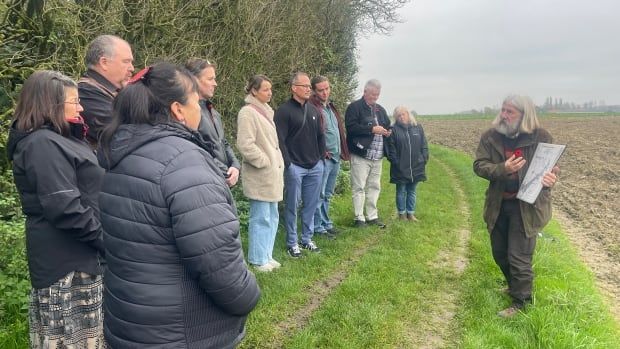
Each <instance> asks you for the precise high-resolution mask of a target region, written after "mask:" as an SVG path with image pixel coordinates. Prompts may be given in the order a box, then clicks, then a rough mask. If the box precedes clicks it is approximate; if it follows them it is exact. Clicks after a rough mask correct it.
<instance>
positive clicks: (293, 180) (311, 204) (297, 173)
mask: <svg viewBox="0 0 620 349" xmlns="http://www.w3.org/2000/svg"><path fill="white" fill-rule="evenodd" d="M322 178H323V160H319V161H318V162H317V163H316V165H314V167H313V168H310V169H307V168H303V167H300V166H297V165H295V164H290V165H289V167H288V168H287V169H286V171H285V176H284V187H285V188H286V190H285V197H284V201H285V209H284V221H285V223H286V246H287V247H292V246H294V245H296V244H297V239H298V237H297V208H298V207H299V203H300V201H301V202H303V206H302V208H301V227H302V230H301V242H302V243H304V244H307V243H308V242H310V240H311V239H312V236H313V235H314V212H315V211H316V208H317V206H318V204H319V194H320V189H321V179H322Z"/></svg>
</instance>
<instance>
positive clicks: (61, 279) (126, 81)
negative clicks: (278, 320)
mask: <svg viewBox="0 0 620 349" xmlns="http://www.w3.org/2000/svg"><path fill="white" fill-rule="evenodd" d="M85 61H86V65H87V68H88V70H87V71H86V73H85V74H84V76H83V77H82V78H80V79H79V81H78V82H77V83H76V82H75V81H73V80H72V79H70V78H68V77H66V76H65V75H63V74H61V73H59V72H55V71H37V72H35V73H33V74H32V75H31V76H30V77H29V78H28V79H27V80H26V82H25V83H24V85H23V88H22V90H21V94H20V97H19V100H18V102H17V105H16V107H15V114H14V120H13V123H12V125H11V129H10V134H9V142H8V146H7V149H8V155H9V159H10V160H11V161H12V165H13V174H14V179H15V184H16V186H17V189H18V191H19V193H20V198H21V203H22V210H23V212H24V214H25V216H26V243H27V257H28V265H29V271H30V276H31V282H32V292H31V303H30V312H29V314H30V315H29V316H30V319H29V320H30V340H31V345H32V347H34V348H52V347H53V348H56V347H59V348H60V347H88V348H103V347H106V346H109V347H112V348H123V347H149V348H151V347H175V348H233V347H235V346H236V345H237V344H238V343H239V342H240V341H241V340H242V338H243V337H244V335H245V322H246V318H247V315H248V314H249V313H250V312H251V311H252V309H254V307H255V306H256V304H257V302H258V300H259V298H260V289H259V286H258V284H257V281H256V278H255V277H254V274H253V273H252V272H251V270H250V269H249V268H250V267H249V266H248V264H246V262H245V259H244V255H243V251H242V247H241V240H240V230H239V226H240V222H239V218H238V215H237V212H236V207H235V203H234V200H233V198H232V195H231V192H230V189H229V188H230V187H232V186H234V185H236V184H237V182H238V180H239V179H241V182H242V186H243V193H244V195H245V196H246V197H247V198H248V199H249V202H250V214H249V227H248V256H247V260H248V262H249V265H251V266H252V268H254V270H256V271H261V272H269V271H272V270H274V269H276V268H278V267H280V266H281V264H280V263H279V262H278V261H276V260H275V259H274V258H273V247H274V243H275V238H276V233H277V229H278V223H279V216H278V203H279V202H280V201H282V200H283V201H284V221H285V231H286V245H287V253H288V255H290V257H292V258H298V257H300V256H301V255H302V252H301V251H302V250H307V251H310V252H315V253H316V252H319V251H320V249H319V247H318V246H317V244H316V243H315V241H314V240H313V237H314V236H324V237H326V238H328V239H333V238H335V235H336V234H338V233H340V231H339V230H338V229H337V228H336V227H335V225H334V222H333V220H332V218H331V217H330V212H329V211H330V200H331V198H332V196H333V195H334V190H335V186H336V179H337V177H338V173H339V171H340V166H341V163H342V162H343V161H348V160H350V163H351V171H350V174H351V188H352V199H353V200H352V201H353V211H354V220H353V225H354V226H355V227H364V226H367V225H373V226H376V227H379V228H384V227H385V223H384V222H383V221H381V220H380V218H379V215H378V210H377V200H378V197H379V193H380V189H381V185H380V178H381V168H382V159H383V157H387V159H388V160H389V161H390V163H391V168H390V182H391V183H394V184H395V185H396V192H397V195H396V208H397V212H398V217H399V219H402V220H408V221H417V218H416V216H415V209H416V186H417V184H418V183H419V182H420V181H424V180H426V174H425V166H426V163H427V162H428V159H429V152H428V146H427V141H426V137H425V135H424V130H423V129H422V127H421V125H419V124H418V123H417V121H416V119H415V116H414V115H412V114H411V112H410V111H409V110H408V109H407V108H405V107H403V106H399V107H397V108H396V109H395V111H394V115H393V116H394V119H395V122H394V124H393V125H392V124H391V123H390V120H389V118H388V115H387V112H386V111H385V109H384V108H383V107H382V106H381V105H379V104H378V103H377V100H378V98H379V95H380V91H381V84H380V83H379V81H377V80H374V79H373V80H370V81H368V82H367V83H366V85H365V87H364V93H363V96H362V98H360V99H359V100H356V101H354V102H352V103H351V104H350V105H349V106H348V107H347V108H346V112H345V116H344V121H343V119H342V117H341V116H340V114H339V112H338V110H337V109H336V107H335V106H334V104H333V103H332V101H331V99H330V93H331V90H330V83H329V80H328V78H326V77H324V76H315V77H313V78H312V79H311V78H310V77H309V76H308V75H307V74H306V73H303V72H297V73H295V74H294V75H293V76H292V78H291V81H290V91H291V98H290V99H289V100H287V101H286V102H284V103H283V104H282V105H280V106H279V107H278V108H277V109H276V110H275V111H274V110H273V109H272V108H271V106H270V105H269V102H270V101H271V97H272V82H271V80H270V79H269V78H268V77H266V76H264V75H255V76H252V77H251V78H250V79H249V81H248V83H247V86H246V88H245V91H244V92H245V94H246V96H245V99H244V101H245V105H244V106H243V107H242V108H241V109H240V111H239V113H238V116H237V126H238V127H237V131H238V132H237V137H236V147H237V150H238V151H239V154H240V155H241V161H239V160H238V159H237V157H236V155H235V152H234V151H233V149H232V146H231V144H229V143H228V141H227V140H226V137H225V136H224V129H223V124H222V117H221V115H220V114H219V113H218V112H217V110H216V109H215V108H214V106H213V103H212V101H211V99H212V98H213V96H214V93H215V88H216V86H217V82H216V67H215V65H214V64H213V63H211V62H209V61H208V60H205V59H192V60H190V61H188V62H187V64H186V65H185V66H178V65H175V64H171V63H167V62H161V63H157V64H155V65H152V66H149V67H146V68H144V69H142V70H141V71H139V72H138V73H136V74H135V75H134V74H133V73H134V66H133V55H132V51H131V47H130V45H129V44H128V43H127V42H126V41H124V40H123V39H121V38H119V37H116V36H111V35H102V36H99V37H97V38H96V39H95V40H93V41H92V42H91V43H90V45H89V47H88V51H87V53H86V56H85ZM527 101H528V100H525V102H527ZM522 102H523V100H522V99H520V97H519V98H514V99H511V100H507V101H506V102H505V103H504V108H503V109H502V112H501V113H500V115H499V116H498V119H497V120H496V123H495V126H494V128H493V129H491V130H490V131H488V132H487V133H485V136H483V139H482V140H481V144H480V146H479V149H478V151H477V159H476V161H475V163H474V169H475V171H476V173H477V174H479V175H480V176H483V177H485V178H488V179H489V180H490V181H491V185H490V189H489V191H488V192H487V211H486V213H485V219H486V220H487V223H488V225H489V230H490V232H491V237H492V246H493V255H494V257H495V258H496V261H497V263H498V265H499V266H500V268H501V270H502V272H503V273H504V275H505V276H506V279H507V281H508V286H509V288H510V294H511V295H512V296H513V298H514V299H515V303H514V304H513V308H514V309H516V310H518V309H520V308H522V307H523V306H524V305H525V304H527V302H528V301H529V300H530V299H531V279H532V278H533V276H532V273H531V254H532V252H533V248H534V247H533V246H534V242H535V236H536V235H535V232H537V230H539V229H540V228H541V227H542V226H544V224H545V223H546V222H547V220H548V218H549V215H550V208H549V207H548V205H549V203H550V201H549V196H548V192H545V191H543V194H544V195H541V198H539V202H537V204H535V205H528V204H524V203H523V202H517V201H516V200H514V196H510V195H507V193H514V190H515V189H518V185H519V180H520V179H521V178H522V176H521V174H522V171H524V170H526V169H527V161H526V160H524V159H527V160H528V161H529V159H531V156H532V147H533V146H534V145H535V144H536V142H540V141H550V136H549V135H548V133H546V131H544V130H542V129H540V128H539V126H538V123H537V119H536V115H535V111H534V114H533V115H532V114H531V110H530V109H528V108H529V104H527V103H525V105H523V103H522ZM519 103H522V104H519ZM508 112H514V114H511V115H512V116H511V118H507V117H505V116H504V115H507V113H508ZM528 113H529V114H528ZM522 120H523V122H522ZM532 120H534V121H532ZM515 125H516V126H515ZM517 153H518V154H519V155H522V156H515V154H517ZM555 174H556V172H555V171H554V172H553V173H549V174H547V175H546V176H545V180H544V185H545V187H551V186H553V184H554V183H555V180H556V177H555ZM547 208H548V210H543V212H542V214H541V213H540V212H539V211H540V209H547ZM298 212H299V213H300V214H299V215H300V218H301V234H300V235H301V238H300V237H299V234H298V232H297V226H298V217H297V216H298ZM515 217H517V218H518V219H516V218H515ZM515 219H516V221H515ZM522 233H525V234H526V238H525V237H523V236H521V235H523V234H522ZM517 236H518V237H517ZM526 247H527V248H526ZM528 277H529V279H528ZM104 280H105V282H104ZM528 280H529V281H528ZM103 310H105V322H104V321H103V313H104V311H103Z"/></svg>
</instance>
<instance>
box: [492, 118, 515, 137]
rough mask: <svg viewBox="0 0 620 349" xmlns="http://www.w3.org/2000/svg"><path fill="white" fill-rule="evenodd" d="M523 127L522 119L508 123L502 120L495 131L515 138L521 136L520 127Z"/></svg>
mask: <svg viewBox="0 0 620 349" xmlns="http://www.w3.org/2000/svg"><path fill="white" fill-rule="evenodd" d="M520 126H521V119H517V120H515V121H513V122H508V121H506V120H504V119H501V120H500V121H499V123H498V125H497V126H495V130H496V131H497V132H499V133H501V134H503V135H504V136H506V137H508V138H515V137H517V136H518V135H519V127H520Z"/></svg>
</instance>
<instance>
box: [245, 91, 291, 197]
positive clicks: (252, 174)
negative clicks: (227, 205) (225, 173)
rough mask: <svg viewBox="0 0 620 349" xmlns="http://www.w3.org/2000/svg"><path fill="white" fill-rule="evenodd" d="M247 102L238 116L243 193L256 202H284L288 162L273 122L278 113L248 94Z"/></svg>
mask: <svg viewBox="0 0 620 349" xmlns="http://www.w3.org/2000/svg"><path fill="white" fill-rule="evenodd" d="M245 102H246V103H247V104H246V105H245V106H244V107H243V108H241V110H239V115H238V117H237V149H238V150H239V152H240V153H241V156H242V157H243V161H242V162H241V181H242V183H243V194H244V195H245V196H246V197H248V198H249V199H252V200H259V201H267V202H278V201H282V192H283V191H284V160H283V159H282V153H281V152H280V145H279V143H278V134H277V133H276V125H275V123H274V122H273V114H274V111H273V109H272V108H271V107H270V106H269V105H268V104H264V103H261V102H260V101H259V100H257V99H256V98H254V97H253V96H252V95H247V96H246V97H245ZM259 110H260V112H259Z"/></svg>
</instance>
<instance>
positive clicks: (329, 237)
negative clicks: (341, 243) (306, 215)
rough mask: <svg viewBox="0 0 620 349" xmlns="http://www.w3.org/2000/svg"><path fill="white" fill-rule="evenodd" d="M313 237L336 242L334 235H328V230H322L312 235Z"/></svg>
mask: <svg viewBox="0 0 620 349" xmlns="http://www.w3.org/2000/svg"><path fill="white" fill-rule="evenodd" d="M314 236H317V237H320V238H324V239H327V240H336V235H334V234H332V233H330V232H329V231H328V230H324V231H321V232H316V233H314Z"/></svg>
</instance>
